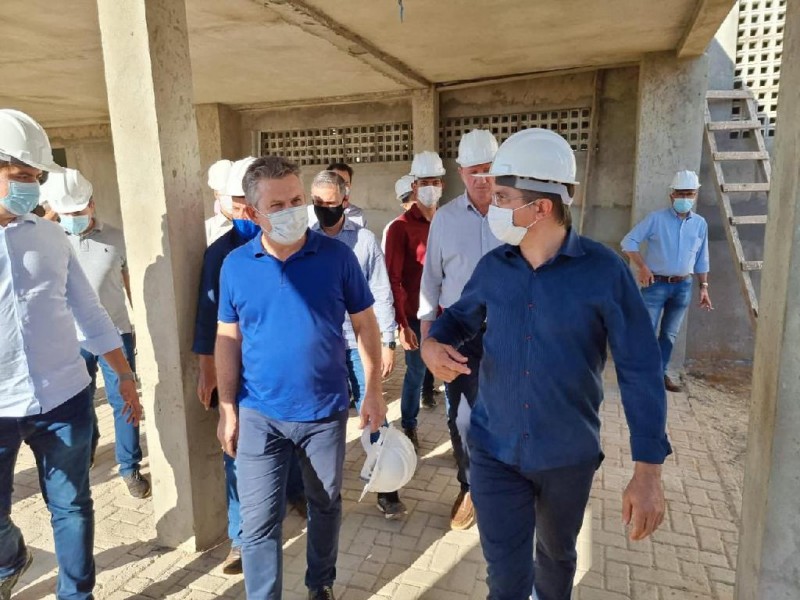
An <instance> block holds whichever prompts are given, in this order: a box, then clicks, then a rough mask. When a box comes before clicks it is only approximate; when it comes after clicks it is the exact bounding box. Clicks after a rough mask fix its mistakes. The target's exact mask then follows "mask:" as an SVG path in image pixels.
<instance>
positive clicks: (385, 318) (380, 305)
mask: <svg viewBox="0 0 800 600" xmlns="http://www.w3.org/2000/svg"><path fill="white" fill-rule="evenodd" d="M311 229H312V230H313V231H317V232H319V233H322V234H323V235H326V236H327V237H330V238H332V239H334V240H339V241H340V242H342V243H343V244H344V245H346V246H347V247H348V248H350V249H351V250H352V251H353V253H354V254H355V255H356V258H357V259H358V264H359V266H360V267H361V271H362V272H363V273H364V277H365V278H366V280H367V284H368V285H369V290H370V291H371V292H372V295H373V297H374V298H375V304H374V305H373V309H374V310H375V317H376V318H377V320H378V326H379V327H380V330H381V339H382V340H383V342H384V343H385V344H386V343H389V342H393V341H394V332H395V330H396V329H397V324H396V323H395V321H394V298H393V297H392V286H391V284H390V283H389V273H388V272H387V271H386V261H385V260H384V258H383V252H381V248H380V245H379V244H378V240H377V238H376V237H375V234H374V233H372V232H371V231H370V230H369V229H364V228H363V227H361V226H359V225H357V224H356V223H354V222H353V221H351V220H350V217H346V218H345V220H344V226H343V227H342V230H341V231H340V232H339V233H338V234H336V235H333V236H328V235H327V234H326V233H325V232H324V231H323V230H322V228H321V227H320V225H319V223H315V224H314V225H312V226H311ZM343 330H344V338H345V341H346V342H347V347H348V349H350V350H357V349H358V342H357V341H356V334H355V332H354V331H353V324H352V323H351V321H350V315H345V320H344V327H343Z"/></svg>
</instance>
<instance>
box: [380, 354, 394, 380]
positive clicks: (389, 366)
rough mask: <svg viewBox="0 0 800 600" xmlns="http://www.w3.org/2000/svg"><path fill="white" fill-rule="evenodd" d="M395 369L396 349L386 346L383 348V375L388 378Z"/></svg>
mask: <svg viewBox="0 0 800 600" xmlns="http://www.w3.org/2000/svg"><path fill="white" fill-rule="evenodd" d="M392 371H394V350H392V349H391V348H389V347H388V346H384V347H383V349H382V350H381V377H383V378H384V379H386V378H387V377H388V376H389V375H391V374H392Z"/></svg>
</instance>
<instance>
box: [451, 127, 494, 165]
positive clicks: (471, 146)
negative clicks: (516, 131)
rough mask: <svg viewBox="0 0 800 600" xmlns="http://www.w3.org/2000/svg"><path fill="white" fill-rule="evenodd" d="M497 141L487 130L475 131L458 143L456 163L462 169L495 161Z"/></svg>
mask: <svg viewBox="0 0 800 600" xmlns="http://www.w3.org/2000/svg"><path fill="white" fill-rule="evenodd" d="M496 153H497V140H496V139H495V138H494V136H493V135H492V132H491V131H489V130H487V129H473V130H472V131H470V132H469V133H467V134H465V135H464V136H463V137H462V138H461V141H460V142H458V158H456V162H457V163H458V164H459V165H461V166H462V167H474V166H475V165H483V164H486V163H490V162H492V161H493V160H494V155H495V154H496Z"/></svg>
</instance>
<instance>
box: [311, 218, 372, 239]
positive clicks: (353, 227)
mask: <svg viewBox="0 0 800 600" xmlns="http://www.w3.org/2000/svg"><path fill="white" fill-rule="evenodd" d="M359 229H360V227H359V225H358V223H355V222H353V221H351V220H350V219H349V218H348V217H347V216H345V218H344V225H342V228H341V229H340V230H339V233H337V234H336V235H332V236H329V237H332V238H337V237H339V236H340V235H342V232H343V231H358V230H359ZM311 231H316V232H317V233H319V234H320V235H328V234H327V233H325V231H324V230H323V229H322V225H320V223H319V221H317V222H316V223H314V224H313V225H312V226H311Z"/></svg>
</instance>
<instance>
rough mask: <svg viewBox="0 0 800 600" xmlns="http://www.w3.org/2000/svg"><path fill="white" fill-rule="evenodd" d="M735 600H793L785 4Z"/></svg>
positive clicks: (795, 365) (795, 390)
mask: <svg viewBox="0 0 800 600" xmlns="http://www.w3.org/2000/svg"><path fill="white" fill-rule="evenodd" d="M783 54H784V61H783V68H782V69H781V88H780V96H779V98H778V120H777V128H776V135H775V160H774V162H773V170H772V187H771V190H770V194H769V217H768V222H767V240H766V248H765V254H764V267H765V270H764V274H763V277H762V279H761V298H760V304H761V310H760V311H759V315H758V331H757V333H756V354H755V361H754V364H753V395H752V399H751V402H750V430H749V433H748V438H747V459H746V463H745V479H744V481H745V485H744V497H743V502H742V524H741V539H740V541H739V559H738V561H739V562H738V565H737V569H736V600H790V599H795V598H800V562H798V560H797V555H798V551H799V550H800V511H798V510H797V507H798V498H800V476H798V472H800V470H799V469H798V457H800V434H798V432H800V401H798V398H800V169H798V167H797V156H798V155H799V154H800V4H797V3H787V6H786V28H785V33H784V38H783Z"/></svg>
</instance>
